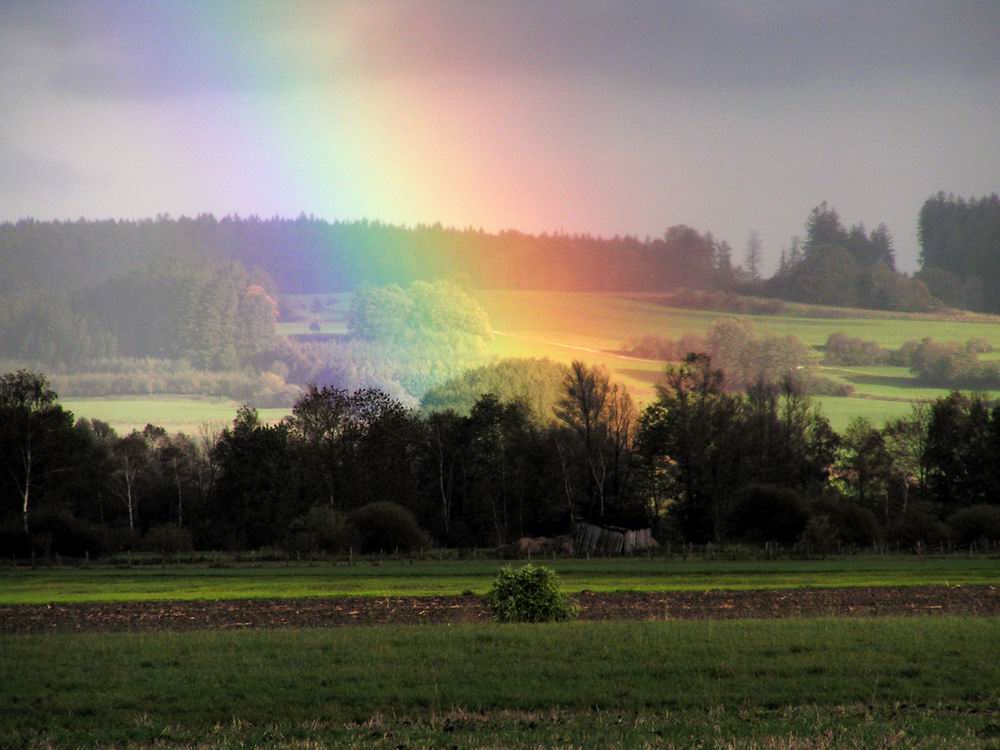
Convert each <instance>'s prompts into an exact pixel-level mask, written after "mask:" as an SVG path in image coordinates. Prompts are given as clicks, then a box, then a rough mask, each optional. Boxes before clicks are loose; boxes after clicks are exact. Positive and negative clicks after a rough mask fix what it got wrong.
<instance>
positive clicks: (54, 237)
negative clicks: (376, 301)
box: [0, 214, 725, 295]
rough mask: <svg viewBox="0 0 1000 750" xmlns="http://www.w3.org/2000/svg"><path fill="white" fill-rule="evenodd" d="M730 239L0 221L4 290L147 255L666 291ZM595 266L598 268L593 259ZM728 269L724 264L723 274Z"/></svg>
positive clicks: (504, 283)
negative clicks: (598, 269) (722, 241)
mask: <svg viewBox="0 0 1000 750" xmlns="http://www.w3.org/2000/svg"><path fill="white" fill-rule="evenodd" d="M724 245H725V243H721V242H719V241H717V240H715V239H713V238H712V237H711V235H710V234H707V233H706V234H701V233H699V232H698V231H696V230H695V229H692V228H691V227H687V226H675V227H671V228H670V229H668V230H667V232H666V233H665V234H664V235H663V236H662V237H655V238H648V239H645V240H639V239H637V238H636V237H632V236H625V237H615V238H608V239H604V238H600V237H593V236H589V235H569V234H554V235H550V234H543V235H531V234H525V233H522V232H516V231H504V232H500V233H498V234H489V233H486V232H483V231H481V230H476V229H464V230H459V229H449V228H444V227H442V226H441V225H440V224H435V225H429V226H418V227H413V228H407V227H402V226H393V225H391V224H383V223H380V222H371V221H357V222H333V223H331V222H327V221H323V220H321V219H314V218H310V217H306V216H300V217H298V218H297V219H284V218H277V217H276V218H273V219H266V220H261V219H259V218H257V217H248V218H240V217H233V216H227V217H224V218H223V219H216V218H215V217H214V216H212V215H211V214H201V215H199V216H197V217H194V218H188V217H180V218H177V219H172V218H170V217H168V216H161V217H157V218H156V219H155V220H144V221H78V222H66V223H63V222H38V221H34V220H24V221H18V222H17V223H13V224H12V223H4V224H0V258H3V259H4V263H5V265H4V270H5V273H4V274H3V276H2V277H0V295H4V294H9V293H12V292H15V291H17V292H20V291H34V290H37V289H38V288H40V287H42V286H44V287H46V288H50V289H59V290H68V289H75V288H88V287H91V288H92V287H94V286H97V285H99V284H101V283H103V282H105V281H108V280H110V279H111V278H113V277H115V276H120V275H123V274H127V273H130V272H132V271H135V270H137V269H140V268H142V267H143V266H146V265H147V264H149V263H150V262H152V261H164V260H169V261H171V262H178V263H181V264H196V265H215V264H219V263H224V262H227V261H234V262H237V263H240V264H242V265H243V266H244V267H246V268H261V269H263V271H264V272H266V273H267V274H268V275H269V277H271V278H273V279H274V281H275V282H276V284H277V286H278V287H279V288H280V289H281V290H282V291H283V292H286V293H289V294H295V293H316V292H318V293H326V292H340V291H348V290H354V289H359V288H362V287H364V286H380V285H386V284H409V283H411V282H414V281H420V280H425V279H436V278H465V279H467V280H468V284H469V285H470V286H472V287H474V288H499V289H560V290H580V291H613V290H614V291H629V292H631V291H662V290H665V289H671V288H674V287H679V286H686V287H694V288H708V287H711V286H713V284H715V283H716V282H717V280H720V274H719V273H718V272H717V266H718V270H722V265H723V260H722V259H723V256H724V255H725V247H724ZM597 268H600V269H601V270H600V273H595V269H597ZM723 275H724V274H723Z"/></svg>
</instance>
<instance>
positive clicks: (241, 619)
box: [0, 586, 1000, 633]
mask: <svg viewBox="0 0 1000 750" xmlns="http://www.w3.org/2000/svg"><path fill="white" fill-rule="evenodd" d="M573 599H574V601H576V603H577V604H579V606H580V610H581V611H580V618H581V619H584V620H705V619H737V618H773V617H877V616H928V615H930V616H933V615H978V616H994V617H995V616H1000V586H913V587H899V588H888V587H886V588H838V589H787V590H779V591H698V592H693V591H686V592H673V593H592V592H588V591H584V592H582V593H580V594H576V595H574V596H573ZM488 619H489V618H488V615H487V612H486V608H485V607H484V606H483V603H482V601H481V600H480V599H479V598H478V597H476V596H471V595H469V596H434V597H430V596H424V597H385V598H369V597H351V598H335V599H322V598H315V599H239V600H222V601H181V602H111V603H106V604H101V603H96V604H50V605H13V606H12V605H8V606H0V633H42V632H67V631H68V632H81V631H128V630H132V631H148V630H154V631H155V630H231V629H241V628H299V627H340V626H351V625H412V624H420V623H427V624H443V623H467V622H484V621H486V620H488Z"/></svg>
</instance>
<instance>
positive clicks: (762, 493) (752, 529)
mask: <svg viewBox="0 0 1000 750" xmlns="http://www.w3.org/2000/svg"><path fill="white" fill-rule="evenodd" d="M808 520H809V514H808V513H807V512H806V509H805V508H804V507H803V504H802V501H801V500H800V499H799V497H798V495H797V494H796V493H795V491H794V490H790V489H788V488H787V487H779V486H775V485H769V484H754V485H749V486H747V487H744V488H743V489H741V490H740V491H739V492H738V493H736V496H735V498H734V501H733V510H732V512H731V513H730V516H729V527H730V531H731V532H732V533H733V535H734V536H736V537H738V538H740V539H742V540H744V541H746V542H780V543H783V544H790V543H792V542H794V541H795V540H796V539H798V538H799V535H800V534H802V532H803V531H804V530H805V528H806V523H807V522H808Z"/></svg>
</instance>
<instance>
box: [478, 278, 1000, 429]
mask: <svg viewBox="0 0 1000 750" xmlns="http://www.w3.org/2000/svg"><path fill="white" fill-rule="evenodd" d="M478 298H479V299H480V301H481V302H482V304H483V306H484V307H485V308H486V310H487V312H488V313H489V315H490V319H491V321H492V323H493V327H494V328H495V329H496V330H497V332H498V333H497V335H496V338H495V340H494V344H493V346H494V350H495V351H496V352H497V354H498V356H505V357H513V356H518V357H546V356H547V357H549V358H551V359H553V360H556V361H560V362H569V361H571V360H573V359H583V360H585V361H589V362H599V363H601V364H604V365H606V366H607V367H608V368H609V369H610V370H611V371H613V372H614V373H615V375H616V376H617V377H618V378H619V379H620V380H622V381H624V382H625V383H626V384H627V385H628V386H629V388H630V390H631V391H632V392H633V393H634V394H635V395H636V396H637V397H638V399H639V400H641V401H645V400H649V399H651V398H653V397H654V395H655V388H654V385H655V382H656V381H657V379H658V376H659V373H660V372H661V371H662V369H663V366H664V365H663V363H661V362H650V361H646V360H636V359H630V358H627V357H623V356H620V355H618V354H616V353H615V352H618V351H620V350H621V348H622V345H623V344H624V343H625V342H627V341H629V340H630V339H632V338H638V337H641V336H645V335H649V334H654V335H658V336H664V337H668V338H672V339H676V338H680V337H681V336H683V335H685V334H691V335H704V334H705V333H706V332H707V331H708V330H709V329H710V328H711V327H712V325H713V324H714V323H715V321H717V320H718V319H720V318H724V317H737V318H747V319H749V320H751V321H753V323H754V325H755V326H756V327H757V328H758V329H759V330H761V331H762V332H767V333H771V334H775V335H789V334H790V335H793V336H796V337H798V338H799V339H800V340H801V341H802V342H803V343H805V344H806V345H807V346H809V347H811V348H812V349H813V351H814V353H815V354H814V356H815V357H816V359H817V361H818V360H819V359H820V358H821V357H822V353H821V348H822V346H823V344H824V343H825V342H826V339H827V337H828V336H829V335H830V334H831V333H836V332H841V333H846V334H848V335H850V336H857V337H859V338H863V339H867V340H872V341H876V342H877V343H878V344H880V345H881V346H883V347H887V348H898V347H899V346H900V344H902V343H903V342H905V341H908V340H911V339H916V340H920V339H923V338H925V337H928V336H930V337H933V338H935V339H938V340H940V341H957V342H962V343H964V342H966V341H968V340H969V339H972V338H983V339H986V340H988V341H990V342H991V343H992V344H993V346H994V347H995V348H997V349H1000V318H995V317H990V316H971V315H966V314H961V315H956V316H954V317H951V318H949V317H947V316H929V315H908V314H894V313H883V312H876V311H870V310H858V311H856V313H855V317H847V316H850V315H851V314H852V313H851V311H844V310H832V309H827V308H812V307H809V306H806V305H798V306H791V312H790V313H788V314H785V315H739V314H735V313H727V312H715V311H706V310H689V309H680V308H671V307H665V306H663V305H661V304H658V303H657V302H656V301H655V298H654V296H653V295H622V294H590V293H574V292H529V291H481V292H478ZM828 313H836V315H838V316H840V315H844V316H845V317H822V315H824V314H828ZM821 372H822V374H824V375H826V376H828V377H831V378H833V379H835V380H839V381H841V382H844V383H848V384H850V385H851V386H853V387H854V389H855V395H854V396H852V397H850V398H843V397H840V398H828V397H822V398H819V399H817V400H818V402H819V403H820V404H821V405H822V406H823V408H824V410H826V413H827V415H828V416H829V417H830V419H831V422H832V423H833V426H834V427H835V428H836V429H838V430H842V429H843V428H844V427H846V426H847V423H848V422H849V421H850V420H851V419H852V418H853V417H856V416H865V417H868V418H870V419H871V420H872V421H874V422H876V423H878V422H882V421H884V419H885V418H887V417H893V416H899V415H901V414H906V413H908V412H909V406H908V404H909V403H910V402H913V401H918V400H931V399H934V398H937V397H939V396H942V395H946V394H947V393H948V389H944V388H927V387H924V386H921V385H919V384H918V383H917V382H916V380H915V379H914V378H913V376H912V374H911V373H910V371H909V370H908V369H907V368H904V367H897V368H843V367H836V368H834V367H830V368H826V367H824V368H822V370H821ZM991 395H995V394H991Z"/></svg>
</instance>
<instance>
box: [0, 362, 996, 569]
mask: <svg viewBox="0 0 1000 750" xmlns="http://www.w3.org/2000/svg"><path fill="white" fill-rule="evenodd" d="M476 377H479V378H481V377H482V376H481V375H479V376H476ZM528 380H530V378H527V379H526V381H528ZM998 497H1000V407H996V406H993V405H991V404H989V403H988V402H986V401H985V400H984V399H983V398H981V397H979V396H975V395H969V394H963V393H960V392H955V393H953V394H951V395H950V396H948V397H946V398H942V399H939V400H938V401H936V402H935V403H933V404H931V405H927V406H922V407H917V408H915V409H914V412H913V414H912V415H911V416H909V417H906V418H900V419H895V420H892V421H890V422H889V423H887V424H886V425H885V426H884V427H882V428H876V427H874V426H873V425H871V424H870V423H868V422H866V421H865V420H855V422H853V423H852V424H851V425H850V427H849V428H848V429H847V430H846V431H845V433H844V434H843V435H837V434H836V433H835V432H834V431H833V430H832V429H831V428H830V425H829V422H828V421H827V420H826V419H825V418H824V417H823V416H822V414H821V413H819V412H818V411H817V410H816V408H814V407H813V405H812V404H811V403H810V402H809V399H808V398H807V397H805V396H803V395H802V394H801V393H799V392H798V390H797V389H796V387H795V384H794V383H793V382H792V381H790V380H785V381H783V382H780V383H767V382H763V381H760V382H757V383H753V384H751V385H750V386H749V387H747V388H746V389H745V390H744V391H733V390H729V389H727V388H726V387H725V376H724V374H723V373H722V372H721V371H720V370H719V369H718V368H716V367H715V366H714V364H713V362H712V360H711V358H710V357H708V356H707V355H703V354H692V355H690V356H688V357H687V358H686V359H685V361H684V362H683V363H681V364H679V365H673V366H669V367H668V368H667V369H666V371H665V374H664V380H663V383H662V384H661V385H660V386H659V387H658V395H657V398H656V399H655V400H654V401H653V402H652V403H651V404H650V405H649V406H647V407H646V408H645V409H644V410H642V411H641V412H640V411H639V410H638V409H637V408H636V407H635V405H634V403H633V401H632V399H631V397H630V396H629V394H628V392H627V390H626V389H625V388H624V387H623V386H622V385H620V384H617V383H614V382H613V381H612V380H611V379H610V377H609V376H608V373H607V372H606V371H605V370H603V368H601V367H591V366H588V365H585V364H583V363H580V362H575V363H573V365H572V366H570V367H569V368H565V369H563V370H562V372H561V381H560V392H559V394H558V398H557V399H556V401H555V403H554V404H553V405H552V407H551V411H550V413H549V414H547V415H542V414H539V413H538V412H537V410H535V409H534V408H532V406H531V404H530V401H525V400H524V399H521V398H517V397H514V398H501V397H499V396H497V395H495V394H491V393H484V394H480V395H479V396H477V397H476V398H475V400H474V402H473V403H472V405H471V408H469V409H468V410H467V411H462V412H459V411H455V410H452V409H446V410H444V411H424V412H420V411H415V410H413V409H410V408H407V407H406V406H404V405H403V404H402V403H401V402H400V401H398V400H397V399H394V398H392V397H391V396H389V395H387V394H385V393H383V392H381V391H378V390H374V389H362V390H356V391H347V390H344V389H337V388H330V387H322V388H320V387H312V388H310V389H309V390H308V392H307V393H305V394H304V395H303V396H302V397H301V398H300V399H299V401H298V402H297V403H296V405H295V408H294V410H293V413H292V415H291V416H290V417H288V418H287V419H286V420H284V421H282V422H280V423H278V424H267V423H264V422H262V421H261V420H260V419H259V417H258V416H257V413H256V412H255V410H253V409H252V408H249V407H245V408H243V409H241V410H240V412H239V414H238V415H237V417H236V419H235V420H234V422H233V424H232V425H231V426H229V427H227V428H225V429H223V430H221V431H219V432H217V433H212V432H210V431H206V432H203V433H202V434H199V435H197V436H188V435H182V434H177V435H169V434H167V433H166V432H165V431H163V430H162V429H160V428H157V427H155V426H152V425H150V426H147V427H146V428H145V429H144V430H142V431H133V432H131V433H129V434H127V435H117V434H115V432H114V431H113V430H111V429H110V428H109V427H108V426H107V425H106V424H103V423H101V422H98V421H88V420H75V421H74V419H73V416H72V415H71V414H70V413H69V412H67V411H66V410H65V409H64V408H63V407H62V406H60V404H59V402H58V399H57V397H56V394H55V393H54V392H53V391H52V389H51V388H50V387H49V384H48V381H47V379H46V378H45V377H44V376H41V375H39V374H37V373H32V372H28V371H23V370H22V371H18V372H14V373H9V374H7V375H4V376H2V377H0V546H2V548H3V549H4V550H5V552H6V553H8V554H20V555H26V554H28V552H29V551H30V550H31V549H34V550H35V551H36V552H38V553H41V554H52V553H54V552H59V553H61V554H64V555H83V554H84V553H88V552H89V553H90V554H92V555H97V554H101V553H107V552H112V551H115V550H124V549H151V550H157V551H163V550H166V551H174V550H183V549H190V548H192V547H194V548H199V549H234V550H240V549H259V548H264V547H272V548H281V549H284V550H289V551H293V552H294V551H301V552H316V551H328V552H345V551H347V550H349V549H354V550H355V551H378V550H379V549H385V550H394V549H397V548H399V549H404V550H405V549H413V548H419V547H426V546H429V545H433V544H436V545H444V546H461V547H468V546H480V547H502V546H504V545H507V544H510V543H512V542H514V541H516V540H517V539H518V538H520V537H523V536H537V535H545V536H554V535H559V534H562V533H568V532H570V530H571V528H572V525H573V523H574V522H577V521H584V520H585V521H590V522H593V523H598V524H605V525H620V526H627V527H633V528H639V527H643V526H651V527H652V528H653V529H654V532H655V534H656V535H657V537H658V538H659V539H661V540H662V541H671V540H673V541H678V542H694V543H705V542H716V543H727V542H733V541H747V542H779V543H782V544H792V543H800V544H803V545H805V546H806V547H808V548H810V549H813V550H816V551H823V550H830V549H833V548H835V547H836V546H839V545H844V546H846V547H851V546H867V545H871V544H872V543H873V542H877V541H886V540H892V541H897V542H900V543H902V544H906V545H908V546H917V545H931V544H934V545H936V544H938V543H946V542H947V543H968V542H970V541H975V540H977V539H979V538H988V539H997V538H1000V506H998V504H997V503H998V501H997V498H998Z"/></svg>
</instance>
